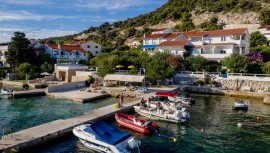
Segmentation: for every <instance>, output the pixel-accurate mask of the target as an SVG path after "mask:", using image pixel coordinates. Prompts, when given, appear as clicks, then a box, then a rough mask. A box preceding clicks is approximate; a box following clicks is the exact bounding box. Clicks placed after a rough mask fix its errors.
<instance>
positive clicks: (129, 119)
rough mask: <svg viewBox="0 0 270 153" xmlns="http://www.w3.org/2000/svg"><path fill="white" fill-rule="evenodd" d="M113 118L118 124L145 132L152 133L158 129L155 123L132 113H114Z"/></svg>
mask: <svg viewBox="0 0 270 153" xmlns="http://www.w3.org/2000/svg"><path fill="white" fill-rule="evenodd" d="M115 119H116V121H117V122H118V123H119V124H120V125H122V126H124V127H127V128H130V129H132V130H135V131H138V132H141V133H145V134H150V133H154V132H155V131H157V130H158V129H159V126H158V125H157V124H156V123H154V122H151V121H150V120H145V119H142V118H139V117H136V116H132V115H127V114H123V113H115Z"/></svg>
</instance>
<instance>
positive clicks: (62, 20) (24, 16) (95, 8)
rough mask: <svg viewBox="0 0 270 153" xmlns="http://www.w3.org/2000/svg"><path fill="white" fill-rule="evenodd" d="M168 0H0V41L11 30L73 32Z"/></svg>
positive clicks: (35, 35) (41, 34)
mask: <svg viewBox="0 0 270 153" xmlns="http://www.w3.org/2000/svg"><path fill="white" fill-rule="evenodd" d="M167 1H168V0H0V43H1V42H9V41H10V39H11V37H12V36H13V34H14V32H16V31H21V32H24V33H25V34H26V37H27V38H29V39H42V38H49V37H56V36H65V35H70V34H75V33H79V32H82V31H83V30H86V29H88V28H89V27H91V26H94V27H96V26H99V25H101V24H102V23H104V22H109V23H113V22H116V21H121V20H125V19H127V18H132V17H136V16H138V15H140V14H145V13H149V12H151V11H154V10H155V9H157V8H159V7H160V6H162V5H164V4H165V3H166V2H167Z"/></svg>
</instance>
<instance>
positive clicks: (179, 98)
mask: <svg viewBox="0 0 270 153" xmlns="http://www.w3.org/2000/svg"><path fill="white" fill-rule="evenodd" d="M156 96H163V97H168V99H169V100H170V101H172V102H175V103H181V104H186V105H193V104H195V100H194V99H192V98H187V97H184V96H177V94H176V93H173V92H156Z"/></svg>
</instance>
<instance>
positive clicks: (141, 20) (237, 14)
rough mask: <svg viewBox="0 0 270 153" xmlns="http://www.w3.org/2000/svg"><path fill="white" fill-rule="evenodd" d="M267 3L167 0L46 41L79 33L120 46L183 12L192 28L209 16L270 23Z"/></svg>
mask: <svg viewBox="0 0 270 153" xmlns="http://www.w3.org/2000/svg"><path fill="white" fill-rule="evenodd" d="M269 4H270V2H269V0H203V1H202V0H168V2H167V3H166V4H164V5H163V6H162V7H160V8H158V9H156V10H155V11H153V12H150V13H148V14H144V15H139V16H137V17H135V18H131V19H127V20H124V21H118V22H115V23H113V24H109V23H104V24H102V25H101V26H99V27H90V28H89V29H87V30H85V31H82V32H81V33H79V34H76V35H74V36H67V37H58V38H50V39H46V41H51V42H56V41H57V40H58V41H59V40H60V41H64V42H68V41H72V40H73V39H74V38H80V37H83V38H84V39H85V38H86V39H87V40H93V41H96V42H98V43H100V44H102V45H103V46H105V47H106V46H108V47H109V48H110V49H115V48H118V49H124V48H122V46H123V45H124V42H125V40H127V39H128V38H132V37H142V36H143V34H145V33H146V34H148V33H150V32H151V31H152V30H151V29H157V28H165V27H172V28H174V27H176V26H177V25H179V24H181V22H180V20H181V18H182V17H183V14H189V15H188V16H190V17H189V18H190V19H191V20H192V22H193V24H194V25H195V28H198V26H199V25H200V24H201V23H203V22H205V21H207V20H209V19H210V18H211V17H217V19H218V23H220V22H224V23H226V24H259V23H261V24H270V10H269V9H268V8H269ZM190 10H193V11H192V12H190ZM262 20H264V21H262ZM268 22H269V23H268ZM199 28H201V27H199ZM176 29H177V28H176Z"/></svg>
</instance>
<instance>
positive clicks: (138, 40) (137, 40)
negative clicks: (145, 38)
mask: <svg viewBox="0 0 270 153" xmlns="http://www.w3.org/2000/svg"><path fill="white" fill-rule="evenodd" d="M141 40H142V38H132V39H130V40H128V42H127V43H126V44H127V46H129V47H131V48H137V47H138V46H139V45H141Z"/></svg>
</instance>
